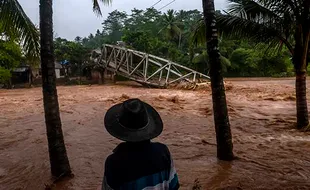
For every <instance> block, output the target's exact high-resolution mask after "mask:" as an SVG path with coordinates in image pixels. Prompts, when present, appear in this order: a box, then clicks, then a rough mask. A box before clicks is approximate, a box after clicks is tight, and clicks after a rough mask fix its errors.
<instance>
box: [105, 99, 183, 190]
mask: <svg viewBox="0 0 310 190" xmlns="http://www.w3.org/2000/svg"><path fill="white" fill-rule="evenodd" d="M104 125H105V128H106V130H107V131H108V132H109V133H110V134H111V135H112V136H114V137H116V138H117V139H120V140H122V141H125V142H123V143H121V144H119V145H118V146H117V147H116V148H115V149H114V151H113V153H112V154H111V155H110V156H108V158H107V159H106V162H105V171H104V179H103V183H102V187H101V189H103V190H112V189H113V190H116V189H122V190H129V189H130V190H142V189H145V190H175V189H179V181H178V176H177V173H176V170H175V167H174V164H173V161H172V157H171V154H170V152H169V149H168V147H167V146H166V145H164V144H161V143H154V142H151V139H153V138H155V137H157V136H159V135H160V134H161V132H162V131H163V122H162V119H161V117H160V115H159V114H158V112H157V111H156V110H155V109H154V108H153V107H152V106H150V105H149V104H147V103H145V102H143V101H141V100H139V99H129V100H127V101H125V102H123V103H121V104H117V105H114V106H112V107H111V108H110V109H109V110H108V111H107V113H106V115H105V118H104Z"/></svg>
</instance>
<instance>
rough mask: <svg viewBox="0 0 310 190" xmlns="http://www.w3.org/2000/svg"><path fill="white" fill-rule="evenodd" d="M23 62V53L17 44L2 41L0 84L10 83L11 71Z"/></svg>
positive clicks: (0, 42) (0, 50)
mask: <svg viewBox="0 0 310 190" xmlns="http://www.w3.org/2000/svg"><path fill="white" fill-rule="evenodd" d="M21 60H22V52H21V49H20V47H19V45H18V44H17V43H16V42H14V41H4V40H0V84H6V83H8V82H9V81H10V78H11V71H12V70H13V69H14V68H16V67H17V66H18V65H19V64H20V61H21Z"/></svg>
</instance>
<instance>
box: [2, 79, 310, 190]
mask: <svg viewBox="0 0 310 190" xmlns="http://www.w3.org/2000/svg"><path fill="white" fill-rule="evenodd" d="M309 82H310V81H309ZM226 88H227V101H228V107H229V114H230V122H231V129H232V134H233V142H234V152H235V154H236V156H238V157H239V159H237V160H235V161H233V162H222V161H218V160H217V159H216V145H215V132H214V125H213V116H212V102H211V92H210V90H209V89H205V90H199V91H190V90H174V89H147V88H142V87H140V86H134V85H132V86H130V85H124V84H123V85H121V84H118V85H103V86H70V87H58V93H59V102H60V110H61V119H62V123H63V130H64V136H65V141H66V146H67V151H68V156H69V159H70V163H71V167H72V170H73V172H74V175H75V177H74V178H73V179H70V180H66V181H63V182H61V183H57V184H55V185H53V186H52V189H57V190H95V189H96V188H97V187H98V185H100V183H101V181H102V176H103V172H104V167H103V165H104V161H105V158H106V157H107V156H108V155H109V154H110V153H111V151H112V150H113V148H114V147H115V146H116V145H117V144H118V143H119V141H118V140H116V139H115V138H113V137H111V136H110V135H109V134H108V133H107V132H106V130H105V129H104V126H103V118H104V114H105V112H106V110H107V109H108V108H109V107H110V106H112V105H113V104H115V103H119V102H121V101H123V100H125V99H127V98H129V97H130V98H134V97H135V98H140V99H142V100H144V101H146V102H148V103H150V104H151V105H153V106H154V107H155V108H156V109H157V110H158V111H159V112H160V114H161V116H162V118H163V121H164V124H165V126H164V131H163V133H162V135H161V136H160V137H159V138H157V139H155V141H160V142H163V143H165V144H167V145H168V147H169V149H170V150H171V152H172V155H173V157H174V160H175V163H176V167H177V172H178V174H179V178H180V183H181V189H192V187H193V184H194V181H195V180H196V179H198V181H199V184H200V185H201V186H202V188H201V189H221V188H224V189H310V181H309V177H310V153H309V150H310V136H309V134H310V133H303V132H299V131H297V130H295V129H294V122H295V97H294V80H293V79H285V80H283V79H281V80H274V79H273V80H271V79H267V80H265V79H251V80H245V79H238V80H236V79H235V80H231V81H227V83H226ZM308 94H309V93H308ZM309 95H310V94H309ZM308 99H310V97H309V96H308ZM50 184H51V176H50V168H49V159H48V152H47V139H46V131H45V125H44V114H43V107H42V93H41V88H32V89H15V90H0V189H1V190H2V189H3V190H11V189H12V190H13V189H27V190H37V189H44V188H45V186H48V185H50Z"/></svg>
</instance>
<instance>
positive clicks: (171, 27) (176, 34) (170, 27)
mask: <svg viewBox="0 0 310 190" xmlns="http://www.w3.org/2000/svg"><path fill="white" fill-rule="evenodd" d="M162 22H163V25H164V27H163V28H162V29H161V30H159V32H158V33H160V32H162V31H165V32H166V34H167V37H168V38H169V39H174V38H178V40H179V45H178V46H179V48H180V46H181V40H182V30H181V29H180V27H179V26H180V25H181V22H180V21H179V20H178V19H177V17H176V16H175V12H174V10H168V11H167V13H165V14H164V15H163V20H162Z"/></svg>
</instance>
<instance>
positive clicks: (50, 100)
mask: <svg viewBox="0 0 310 190" xmlns="http://www.w3.org/2000/svg"><path fill="white" fill-rule="evenodd" d="M101 1H102V2H104V3H110V2H111V0H101ZM52 4H53V0H40V34H41V38H40V39H41V69H42V88H43V104H44V112H45V124H46V130H47V139H48V149H49V156H50V164H51V172H52V175H53V176H55V177H62V176H68V175H71V169H70V164H69V159H68V156H67V151H66V147H65V143H64V139H63V132H62V126H61V120H60V115H59V104H58V97H57V89H56V76H55V64H54V62H55V55H54V46H53V7H52ZM93 5H94V6H93V10H94V12H95V13H97V14H98V15H101V10H100V7H99V4H98V1H97V0H93Z"/></svg>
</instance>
